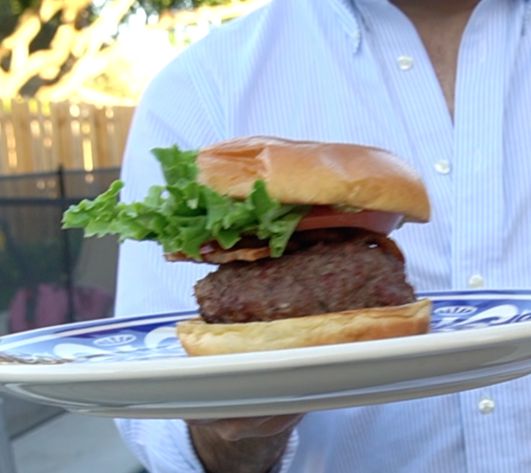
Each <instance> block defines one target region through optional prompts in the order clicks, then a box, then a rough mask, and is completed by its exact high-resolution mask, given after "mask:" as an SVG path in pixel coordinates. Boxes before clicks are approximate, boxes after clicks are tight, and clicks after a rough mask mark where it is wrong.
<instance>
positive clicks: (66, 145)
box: [0, 99, 134, 175]
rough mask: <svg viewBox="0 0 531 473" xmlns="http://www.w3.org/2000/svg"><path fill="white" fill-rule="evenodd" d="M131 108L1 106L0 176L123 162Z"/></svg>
mask: <svg viewBox="0 0 531 473" xmlns="http://www.w3.org/2000/svg"><path fill="white" fill-rule="evenodd" d="M133 111H134V107H132V106H97V105H91V104H80V103H70V102H60V103H43V102H38V101H36V100H19V99H14V100H9V101H0V175H8V174H19V173H38V172H49V171H54V170H56V169H57V168H58V167H59V166H60V165H62V166H63V167H64V168H65V169H83V170H85V171H89V172H90V171H92V170H94V169H97V168H107V167H118V166H119V165H120V163H121V159H122V154H123V151H124V147H125V142H126V138H127V133H128V131H129V126H130V123H131V118H132V115H133Z"/></svg>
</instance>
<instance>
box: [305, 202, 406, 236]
mask: <svg viewBox="0 0 531 473" xmlns="http://www.w3.org/2000/svg"><path fill="white" fill-rule="evenodd" d="M403 217H404V216H403V215H402V214H398V213H393V212H381V211H378V210H361V211H360V212H345V211H341V210H337V209H335V208H333V207H330V206H328V205H315V206H313V207H312V209H311V210H310V212H309V213H308V214H306V215H305V216H304V217H303V218H302V220H301V221H300V222H299V225H298V226H297V228H296V230H297V231H303V230H314V229H317V228H340V227H355V228H363V229H365V230H371V231H373V232H376V233H382V234H384V235H388V234H389V233H391V232H392V231H393V230H395V229H396V228H398V227H399V226H400V224H401V223H402V219H403Z"/></svg>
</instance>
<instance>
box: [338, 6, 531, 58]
mask: <svg viewBox="0 0 531 473" xmlns="http://www.w3.org/2000/svg"><path fill="white" fill-rule="evenodd" d="M358 1H359V0H329V2H330V4H331V6H332V7H333V9H334V10H335V12H336V14H337V15H338V17H339V19H340V21H341V24H342V25H343V27H344V29H345V31H346V32H347V34H348V35H349V36H350V37H351V38H352V40H353V41H354V43H353V48H354V52H357V51H358V50H359V48H360V45H361V35H362V26H363V25H364V19H363V15H362V14H361V12H360V9H359V7H358V5H357V2H358ZM365 1H368V0H365ZM370 1H371V2H374V3H389V0H370ZM515 1H523V2H524V4H525V7H524V18H523V20H522V35H524V34H526V33H527V32H528V31H529V29H530V28H531V0H515Z"/></svg>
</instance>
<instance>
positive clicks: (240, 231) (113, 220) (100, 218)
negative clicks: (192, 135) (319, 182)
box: [63, 146, 309, 260]
mask: <svg viewBox="0 0 531 473" xmlns="http://www.w3.org/2000/svg"><path fill="white" fill-rule="evenodd" d="M153 154H154V156H155V157H156V158H157V160H158V161H159V163H160V165H161V168H162V172H163V175H164V179H165V181H166V184H165V185H163V186H160V185H159V186H152V187H151V188H150V189H149V191H148V193H147V195H146V197H145V198H144V200H143V201H142V202H133V203H123V202H120V200H119V195H120V192H121V190H122V189H123V186H124V183H123V182H122V181H120V180H117V181H115V182H113V183H112V184H111V185H110V187H109V189H108V190H107V191H105V192H104V193H102V194H101V195H99V196H98V197H96V198H95V199H94V200H87V199H85V200H82V201H81V202H79V203H78V204H77V205H73V206H71V207H70V208H69V209H68V210H67V211H66V212H65V213H64V215H63V228H65V229H67V228H82V229H83V230H84V233H85V236H87V237H90V236H104V235H110V234H112V235H117V236H118V237H119V239H120V240H121V241H123V240H126V239H132V240H139V241H142V240H151V241H156V242H158V243H159V244H160V245H161V246H162V247H163V249H164V251H165V252H177V251H179V252H182V253H184V254H186V255H187V256H189V257H191V258H195V259H198V260H200V259H201V257H200V248H201V246H202V245H203V244H204V243H207V242H212V241H216V242H217V243H218V244H219V245H220V246H221V247H222V248H224V249H229V248H232V247H233V246H234V245H236V244H237V243H238V241H240V240H241V238H242V237H243V236H246V235H254V236H257V237H258V238H260V239H262V240H267V241H268V244H269V247H270V249H271V255H272V256H273V257H279V256H281V255H282V254H283V252H284V251H285V249H286V245H287V243H288V240H289V238H290V237H291V235H292V234H293V232H294V231H295V228H296V227H297V225H298V223H299V221H300V220H301V218H302V217H303V216H304V215H305V214H306V213H307V211H308V210H309V207H307V206H301V205H284V204H281V203H279V202H278V201H276V200H274V199H272V198H271V197H270V196H269V194H268V192H267V188H266V185H265V183H264V182H263V181H260V180H259V181H256V182H255V183H254V186H253V189H252V192H251V193H250V195H249V196H248V197H247V198H246V199H245V200H236V199H232V198H230V197H227V196H224V195H221V194H218V193H217V192H215V191H214V190H212V189H210V188H209V187H207V186H204V185H202V184H200V183H198V182H197V181H196V178H197V174H198V170H197V166H196V157H197V152H195V151H181V150H180V149H179V148H178V147H176V146H174V147H171V148H157V149H154V150H153Z"/></svg>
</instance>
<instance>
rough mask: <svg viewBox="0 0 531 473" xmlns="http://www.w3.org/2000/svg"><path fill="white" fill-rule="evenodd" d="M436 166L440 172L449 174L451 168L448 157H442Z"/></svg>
mask: <svg viewBox="0 0 531 473" xmlns="http://www.w3.org/2000/svg"><path fill="white" fill-rule="evenodd" d="M434 167H435V170H436V171H437V172H438V173H439V174H449V173H450V169H451V167H450V162H449V161H447V160H446V159H441V160H440V161H437V162H436V163H435V166H434Z"/></svg>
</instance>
